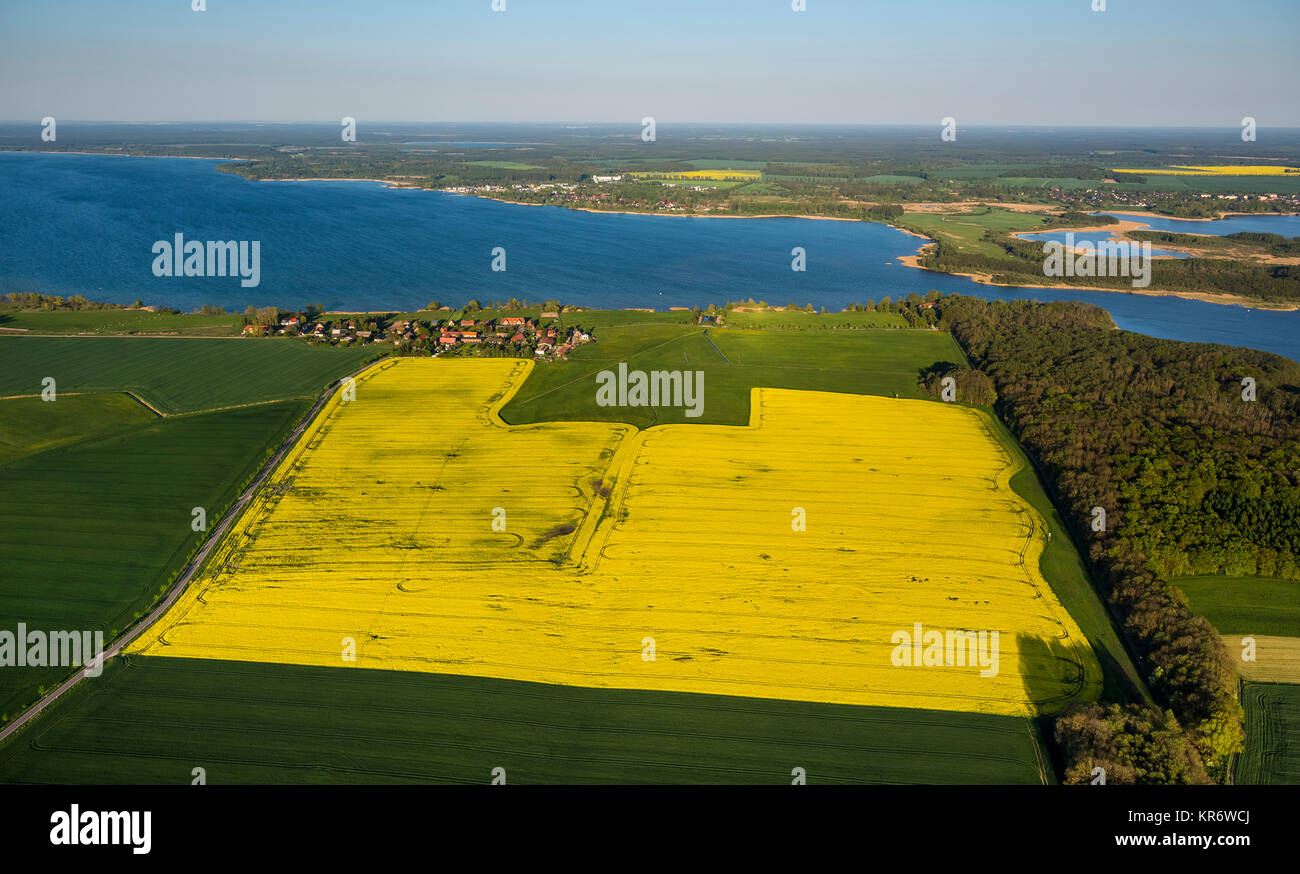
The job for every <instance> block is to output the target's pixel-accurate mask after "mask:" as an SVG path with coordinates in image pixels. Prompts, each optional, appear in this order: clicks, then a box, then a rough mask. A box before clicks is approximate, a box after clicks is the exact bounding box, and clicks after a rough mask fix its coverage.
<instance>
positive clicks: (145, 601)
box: [0, 337, 365, 722]
mask: <svg viewBox="0 0 1300 874" xmlns="http://www.w3.org/2000/svg"><path fill="white" fill-rule="evenodd" d="M340 352H341V353H342V354H339V353H340ZM358 352H359V350H333V349H324V348H310V347H308V346H306V345H305V344H302V343H297V342H293V341H288V342H281V341H256V340H253V341H244V340H169V339H154V338H147V339H146V338H114V339H108V338H78V339H64V338H41V337H21V338H20V337H5V338H0V394H3V395H22V396H19V397H13V396H10V397H5V398H0V555H3V557H4V573H3V574H2V575H0V618H3V628H4V629H7V630H10V631H14V630H15V626H16V624H17V623H19V622H24V623H26V624H27V626H28V628H30V629H40V630H43V631H55V630H89V631H96V630H97V631H101V632H103V633H104V643H105V645H107V644H108V643H109V642H111V640H112V639H113V638H115V637H116V636H117V635H118V634H119V633H121V632H123V631H125V630H126V629H127V628H128V627H130V626H131V625H132V624H133V623H134V622H135V621H136V620H138V619H139V618H141V617H142V616H143V615H144V614H145V613H147V612H148V609H149V607H150V606H151V605H152V604H153V603H154V602H155V601H156V600H157V599H158V598H160V597H161V596H162V594H163V593H164V592H165V591H166V590H167V588H168V587H169V585H170V583H171V582H172V581H173V580H174V579H175V578H176V576H177V575H178V574H179V572H180V571H181V569H182V568H183V567H184V565H185V564H186V563H187V562H188V560H189V558H190V556H191V555H193V553H194V552H195V550H196V549H197V548H198V547H199V545H200V544H201V543H202V540H203V538H204V537H205V536H206V535H205V534H204V533H203V531H202V530H198V531H196V530H195V529H194V527H193V522H194V515H193V510H194V508H196V507H198V508H202V509H203V511H204V513H205V515H206V523H207V526H208V527H209V528H210V527H211V526H213V525H215V524H216V522H217V521H218V520H219V519H220V517H221V516H222V514H223V513H224V512H226V510H227V509H228V508H229V507H230V505H231V504H232V503H233V501H234V500H235V498H236V497H237V495H238V492H239V490H240V489H241V488H242V487H243V485H244V484H245V483H246V482H247V481H248V480H249V479H250V478H251V477H252V476H253V475H254V474H255V472H256V471H257V469H258V468H259V467H260V466H261V464H262V463H263V461H264V460H265V459H266V458H267V457H268V456H269V455H270V454H271V453H272V452H273V451H274V449H275V448H276V447H277V446H279V444H280V443H281V442H282V441H283V439H284V437H285V436H286V435H287V434H288V433H289V431H290V430H291V429H292V427H293V425H294V424H295V423H296V422H297V421H299V420H300V419H301V417H302V416H303V414H304V413H305V412H306V411H307V410H308V409H309V408H310V406H311V403H312V401H313V400H314V398H315V397H316V396H318V395H319V394H320V393H321V392H322V391H323V390H324V389H325V387H326V386H327V385H329V383H331V382H333V381H334V380H335V379H337V378H338V377H340V376H343V375H345V374H347V373H349V372H351V371H352V370H355V369H356V368H357V367H358V366H359V365H360V363H361V361H362V360H363V359H364V357H365V356H364V354H358ZM322 353H324V354H322ZM47 375H48V376H54V377H55V378H56V380H57V388H58V391H57V393H56V395H55V398H54V400H53V401H44V400H42V399H41V397H40V396H39V392H40V391H41V388H42V378H43V377H44V376H47ZM128 391H130V392H132V393H134V394H135V395H137V396H138V397H139V398H141V399H143V402H142V400H137V399H136V398H135V397H132V396H131V395H128V394H126V392H128ZM146 402H147V403H148V404H151V405H152V406H146ZM160 412H161V413H168V414H167V415H160ZM70 673H71V670H70V669H69V668H68V667H63V668H48V667H21V668H20V667H9V668H6V669H4V670H3V671H0V717H3V718H0V722H3V721H7V719H8V718H12V717H14V716H16V715H17V713H18V711H19V709H20V708H22V707H24V706H26V705H28V704H30V703H31V702H32V701H33V700H35V699H36V698H38V697H39V696H40V694H41V692H40V690H41V688H42V687H48V686H53V685H55V684H57V682H58V681H59V680H61V679H62V678H63V677H66V676H67V675H68V674H70Z"/></svg>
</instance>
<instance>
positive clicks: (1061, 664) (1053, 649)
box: [1016, 634, 1088, 714]
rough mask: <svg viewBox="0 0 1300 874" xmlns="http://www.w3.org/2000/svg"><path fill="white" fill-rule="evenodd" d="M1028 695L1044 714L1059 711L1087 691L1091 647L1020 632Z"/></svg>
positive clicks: (1018, 639) (1018, 642)
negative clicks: (1088, 659)
mask: <svg viewBox="0 0 1300 874" xmlns="http://www.w3.org/2000/svg"><path fill="white" fill-rule="evenodd" d="M1016 651H1017V652H1018V653H1019V664H1018V667H1019V669H1020V680H1021V682H1022V683H1023V684H1024V686H1025V696H1026V697H1027V698H1028V699H1029V701H1030V702H1031V703H1032V704H1033V706H1034V707H1035V708H1036V709H1037V710H1038V711H1039V713H1040V714H1041V713H1042V712H1043V711H1044V710H1047V711H1056V710H1059V709H1060V708H1061V707H1063V706H1064V705H1065V704H1067V703H1069V702H1070V701H1071V700H1072V699H1074V698H1075V697H1076V696H1077V695H1078V694H1079V693H1080V692H1082V691H1083V688H1084V682H1085V679H1086V675H1085V672H1084V669H1083V665H1084V664H1085V663H1086V661H1087V657H1088V649H1087V647H1085V646H1081V645H1079V644H1077V643H1075V642H1074V641H1060V640H1052V639H1048V638H1042V637H1038V636H1036V635H1029V634H1017V635H1016Z"/></svg>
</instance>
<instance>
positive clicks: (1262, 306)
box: [898, 225, 1300, 313]
mask: <svg viewBox="0 0 1300 874" xmlns="http://www.w3.org/2000/svg"><path fill="white" fill-rule="evenodd" d="M1107 227H1114V225H1108V226H1107ZM1024 233H1039V232H1037V231H1025V232H1024ZM933 244H934V241H931V242H930V243H926V244H925V245H924V246H922V247H921V248H919V249H917V250H916V254H914V255H903V256H900V257H899V258H898V262H899V263H900V264H902V265H903V266H904V267H911V268H914V269H916V270H924V271H926V272H927V273H938V274H941V275H944V276H961V277H963V278H965V279H969V280H970V281H971V282H975V283H978V284H980V285H991V286H994V287H996V288H1026V289H1033V288H1039V289H1044V290H1047V291H1055V290H1057V289H1061V290H1063V291H1105V292H1110V293H1111V294H1140V295H1144V296H1147V297H1181V298H1183V299H1184V300H1197V301H1201V302H1202V303H1217V304H1220V305H1222V306H1239V307H1243V308H1245V309H1252V310H1265V311H1269V312H1282V313H1290V312H1295V311H1297V310H1300V303H1297V304H1279V305H1273V304H1271V303H1269V302H1267V301H1252V300H1250V299H1248V298H1244V297H1241V296H1239V295H1235V294H1208V293H1206V292H1203V291H1170V290H1167V289H1158V288H1156V289H1152V288H1133V289H1121V288H1102V287H1101V286H1096V285H1046V284H1044V285H1015V284H1012V283H1008V282H994V281H993V279H992V276H993V275H992V274H991V273H948V272H946V271H944V270H931V269H930V268H929V267H926V266H924V265H922V264H920V263H919V262H920V260H921V257H922V255H924V254H925V249H926V248H927V247H928V246H930V245H933Z"/></svg>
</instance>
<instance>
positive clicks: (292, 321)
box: [280, 316, 298, 328]
mask: <svg viewBox="0 0 1300 874" xmlns="http://www.w3.org/2000/svg"><path fill="white" fill-rule="evenodd" d="M280 327H282V328H296V327H298V317H297V316H291V317H290V318H287V319H282V320H281V321H280Z"/></svg>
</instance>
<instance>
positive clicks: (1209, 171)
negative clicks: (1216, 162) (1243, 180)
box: [1111, 164, 1300, 176]
mask: <svg viewBox="0 0 1300 874" xmlns="http://www.w3.org/2000/svg"><path fill="white" fill-rule="evenodd" d="M1111 172H1112V173H1140V174H1143V175H1147V176H1293V175H1295V174H1297V173H1300V167H1285V166H1282V165H1280V164H1279V165H1265V164H1254V165H1251V166H1236V167H1222V166H1218V167H1216V166H1190V165H1184V164H1175V165H1173V166H1172V167H1169V168H1166V169H1160V170H1153V169H1151V168H1149V167H1138V168H1136V169H1130V170H1123V169H1120V168H1116V169H1114V170H1112V171H1111Z"/></svg>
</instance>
